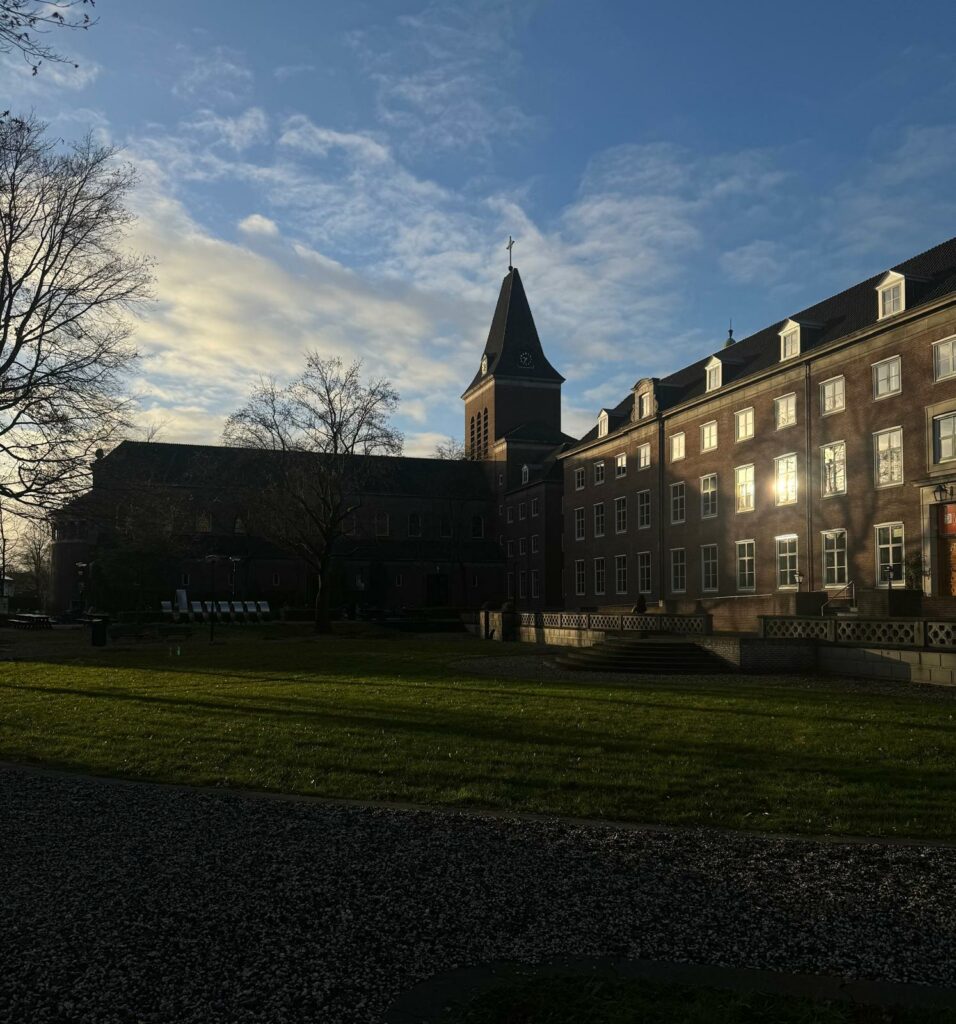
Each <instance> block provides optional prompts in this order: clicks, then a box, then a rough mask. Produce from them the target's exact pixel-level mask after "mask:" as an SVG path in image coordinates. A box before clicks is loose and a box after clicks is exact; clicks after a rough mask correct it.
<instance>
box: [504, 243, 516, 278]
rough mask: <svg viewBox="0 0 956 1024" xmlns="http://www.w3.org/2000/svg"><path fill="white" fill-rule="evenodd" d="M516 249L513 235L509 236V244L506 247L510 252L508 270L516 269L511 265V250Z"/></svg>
mask: <svg viewBox="0 0 956 1024" xmlns="http://www.w3.org/2000/svg"><path fill="white" fill-rule="evenodd" d="M514 247H515V240H514V239H513V238H512V237H511V235H508V244H507V245H506V246H505V248H506V249H507V250H508V269H509V270H514V267H513V266H512V265H511V250H512V249H513V248H514Z"/></svg>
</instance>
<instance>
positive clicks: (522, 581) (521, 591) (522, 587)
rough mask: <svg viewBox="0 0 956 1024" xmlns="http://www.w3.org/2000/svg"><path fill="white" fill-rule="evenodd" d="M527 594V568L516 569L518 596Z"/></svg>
mask: <svg viewBox="0 0 956 1024" xmlns="http://www.w3.org/2000/svg"><path fill="white" fill-rule="evenodd" d="M527 596H528V570H527V569H519V570H518V597H527Z"/></svg>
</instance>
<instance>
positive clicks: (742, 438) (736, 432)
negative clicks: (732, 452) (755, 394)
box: [734, 405, 754, 441]
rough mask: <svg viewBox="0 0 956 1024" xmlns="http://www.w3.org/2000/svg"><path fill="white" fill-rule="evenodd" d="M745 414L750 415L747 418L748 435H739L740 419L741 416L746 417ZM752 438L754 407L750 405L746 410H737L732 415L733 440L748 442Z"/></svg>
mask: <svg viewBox="0 0 956 1024" xmlns="http://www.w3.org/2000/svg"><path fill="white" fill-rule="evenodd" d="M747 413H749V414H750V416H749V422H750V433H748V434H741V432H740V417H741V416H746V415H747ZM744 422H747V421H746V420H745V421H744ZM753 436H754V407H753V406H752V405H748V406H747V408H746V409H738V410H737V411H736V412H735V413H734V440H735V441H749V440H750V439H751V438H752V437H753Z"/></svg>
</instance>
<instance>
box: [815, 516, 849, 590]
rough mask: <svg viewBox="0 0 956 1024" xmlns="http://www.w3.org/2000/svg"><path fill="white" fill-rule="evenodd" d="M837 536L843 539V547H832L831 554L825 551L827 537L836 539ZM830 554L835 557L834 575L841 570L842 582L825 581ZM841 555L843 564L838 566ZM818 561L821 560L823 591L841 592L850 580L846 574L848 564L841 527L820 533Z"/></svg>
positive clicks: (844, 537)
mask: <svg viewBox="0 0 956 1024" xmlns="http://www.w3.org/2000/svg"><path fill="white" fill-rule="evenodd" d="M838 536H839V537H842V538H843V545H842V547H839V546H838V547H834V548H833V549H832V552H830V551H827V538H828V537H838ZM831 553H832V554H833V555H834V556H835V557H834V563H833V569H834V571H835V573H837V574H838V573H839V570H840V569H841V568H842V570H843V579H842V580H839V579H835V580H834V581H833V582H832V583H830V582H828V581H827V575H828V572H829V569H830V566H828V565H827V555H828V554H831ZM841 553H842V556H843V564H842V566H841V565H840V555H841ZM820 559H821V562H822V569H823V577H822V579H823V589H824V590H842V589H843V588H844V587H845V586H846V585H847V582H848V581H849V578H850V577H849V572H848V563H847V544H846V530H845V529H844V528H843V527H842V526H841V527H836V528H835V529H832V530H821V531H820Z"/></svg>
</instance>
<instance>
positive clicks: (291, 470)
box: [223, 352, 403, 631]
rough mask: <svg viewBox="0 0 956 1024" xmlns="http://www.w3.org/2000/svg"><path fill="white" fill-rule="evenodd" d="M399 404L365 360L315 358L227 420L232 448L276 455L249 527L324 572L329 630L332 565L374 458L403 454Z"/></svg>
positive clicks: (323, 607)
mask: <svg viewBox="0 0 956 1024" xmlns="http://www.w3.org/2000/svg"><path fill="white" fill-rule="evenodd" d="M397 406H398V393H397V392H396V391H395V389H394V388H393V387H392V385H391V384H390V383H389V382H388V381H387V380H382V379H378V380H369V381H366V380H365V379H364V378H363V376H362V364H361V362H354V363H352V364H351V365H348V366H346V365H345V364H344V363H343V362H342V360H341V359H339V358H331V359H326V358H323V357H322V356H321V355H319V353H317V352H310V353H308V354H307V357H306V366H305V370H304V371H303V372H302V373H301V374H300V375H299V376H298V377H296V378H295V379H294V380H293V381H292V382H291V383H290V384H288V385H287V386H285V387H282V386H280V385H279V384H277V383H276V381H275V380H272V379H266V380H262V381H260V382H259V384H258V385H257V386H256V387H255V388H253V391H252V394H251V396H250V398H249V401H248V403H247V404H246V405H244V406H243V407H242V408H241V409H239V410H238V411H237V412H235V413H233V414H232V415H231V416H230V417H229V419H228V420H227V421H226V426H225V429H224V430H223V442H224V443H225V444H228V445H234V446H237V447H244V448H252V449H258V450H266V451H271V452H275V453H276V455H275V456H273V457H271V458H270V459H268V460H267V461H266V462H263V463H262V464H261V468H260V469H259V471H258V473H257V478H256V487H255V493H254V494H253V495H252V497H251V500H250V501H249V503H248V513H247V522H248V523H249V524H250V526H251V527H252V528H253V529H254V531H255V532H257V533H261V534H263V535H264V536H267V537H269V538H270V539H272V540H274V541H275V542H277V543H279V544H280V545H282V546H283V547H285V548H286V549H287V550H290V551H292V552H294V553H295V554H297V555H298V556H299V557H300V558H302V560H303V561H304V562H305V563H306V565H307V566H308V567H309V568H310V570H311V571H312V572H313V573H314V574H315V576H316V579H317V589H316V599H315V627H316V630H318V631H321V630H325V629H327V628H328V621H329V616H328V604H329V601H328V587H327V586H325V583H326V581H327V579H328V573H329V567H330V565H331V563H332V559H333V556H334V552H335V546H336V543H337V542H338V541H340V540H341V538H342V537H343V535H344V533H345V530H346V522H347V520H348V519H349V517H351V516H352V515H354V513H355V511H356V509H357V508H358V505H359V502H360V499H361V493H362V490H363V488H364V486H365V484H366V482H367V481H368V480H369V478H370V473H372V472H374V470H373V459H372V458H371V457H373V456H379V455H400V454H401V452H402V445H403V437H402V435H401V433H400V432H399V431H397V430H396V429H395V428H394V427H393V426H392V425H391V423H390V417H391V415H392V414H393V413H394V411H395V409H396V408H397Z"/></svg>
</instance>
